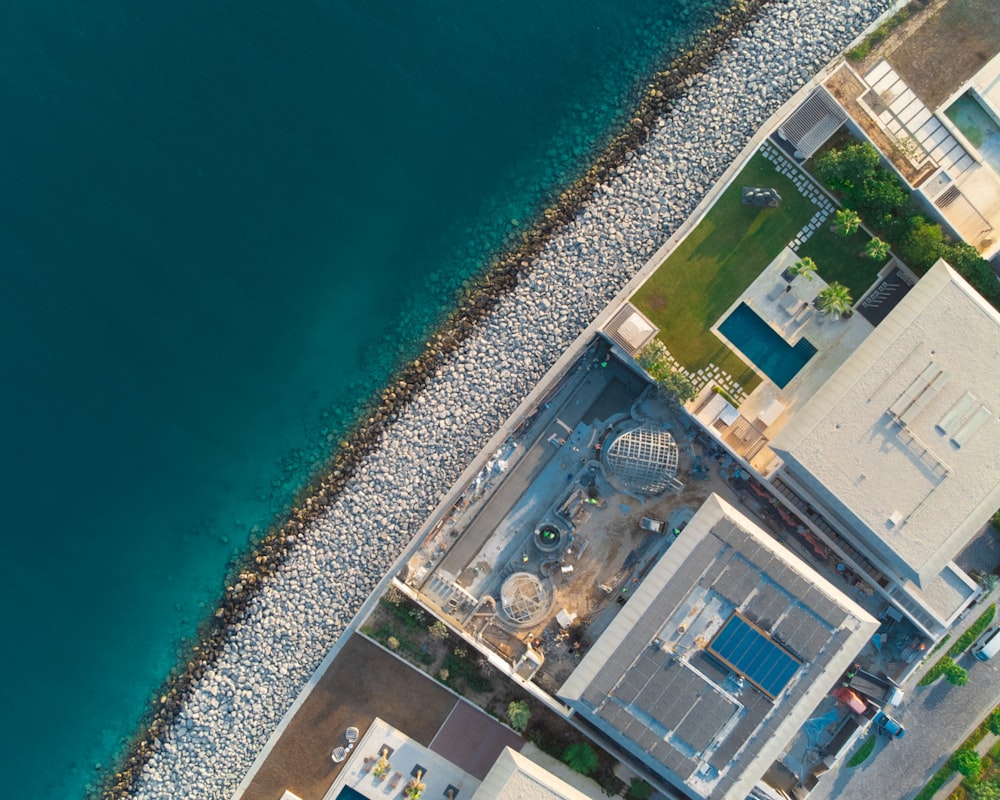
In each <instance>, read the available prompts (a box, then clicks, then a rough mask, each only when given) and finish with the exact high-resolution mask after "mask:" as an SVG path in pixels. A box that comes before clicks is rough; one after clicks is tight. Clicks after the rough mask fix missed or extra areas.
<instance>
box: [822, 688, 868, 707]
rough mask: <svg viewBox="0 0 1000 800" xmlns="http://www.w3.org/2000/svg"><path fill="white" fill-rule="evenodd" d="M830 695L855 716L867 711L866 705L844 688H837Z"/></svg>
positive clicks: (853, 693)
mask: <svg viewBox="0 0 1000 800" xmlns="http://www.w3.org/2000/svg"><path fill="white" fill-rule="evenodd" d="M830 694H832V695H833V697H834V699H835V700H839V701H840V702H841V703H843V704H844V705H845V706H847V708H848V709H849V710H850V711H852V712H853V713H855V714H864V713H865V711H867V710H868V704H867V703H866V702H865V701H864V700H863V699H862V698H860V697H859V696H858V695H857V694H856V693H855V692H852V691H851V690H850V689H848V688H847V687H846V686H838V687H837V688H836V689H834V690H833V691H832V692H831V693H830Z"/></svg>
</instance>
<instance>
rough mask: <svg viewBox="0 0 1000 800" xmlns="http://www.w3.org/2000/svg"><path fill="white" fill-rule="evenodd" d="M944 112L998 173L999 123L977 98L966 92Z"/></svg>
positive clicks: (999, 152)
mask: <svg viewBox="0 0 1000 800" xmlns="http://www.w3.org/2000/svg"><path fill="white" fill-rule="evenodd" d="M944 113H945V116H947V117H948V119H950V120H951V121H952V122H953V123H955V127H956V128H958V129H959V130H960V131H961V132H962V135H963V136H965V138H966V139H968V140H969V143H970V144H971V145H972V146H973V147H975V148H976V150H978V151H979V155H980V156H982V159H983V161H985V162H986V163H987V164H989V165H990V166H991V167H993V169H994V170H995V171H996V172H998V173H1000V125H998V124H997V123H996V121H995V120H994V119H993V117H992V116H991V115H990V113H989V112H988V111H987V110H986V109H985V108H984V107H983V105H982V104H981V103H980V102H979V100H978V98H976V97H975V96H974V95H972V94H970V93H968V92H966V93H965V94H963V95H962V96H961V97H959V98H958V99H957V100H956V101H955V102H954V103H952V104H951V105H950V106H948V108H947V109H945V112H944Z"/></svg>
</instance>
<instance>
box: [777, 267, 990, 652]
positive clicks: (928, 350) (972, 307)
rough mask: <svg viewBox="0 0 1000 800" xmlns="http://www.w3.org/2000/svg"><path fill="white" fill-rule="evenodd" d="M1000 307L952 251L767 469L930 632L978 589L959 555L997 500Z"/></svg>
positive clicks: (817, 401) (797, 418)
mask: <svg viewBox="0 0 1000 800" xmlns="http://www.w3.org/2000/svg"><path fill="white" fill-rule="evenodd" d="M998 412H1000V313H998V312H997V310H996V309H994V308H993V307H992V306H990V305H989V304H988V303H987V302H986V301H985V300H984V299H983V298H982V296H981V295H979V293H978V292H976V291H975V290H974V289H973V288H972V287H970V286H969V284H968V283H966V281H965V280H963V279H962V278H961V277H960V276H959V275H958V274H957V273H956V272H955V271H954V270H952V269H951V267H949V266H948V265H947V264H946V263H945V262H943V261H938V263H937V264H935V265H934V267H933V268H932V269H931V270H930V271H929V272H928V273H927V275H925V276H924V277H923V278H922V279H921V280H920V281H919V282H918V283H917V284H916V286H915V287H914V288H913V289H912V290H911V291H910V292H909V293H908V294H907V295H906V297H904V298H903V300H902V301H901V302H900V303H899V305H898V306H896V308H894V309H893V311H892V312H890V314H889V316H887V317H886V319H885V320H884V321H883V322H882V323H881V324H880V325H879V326H878V327H877V328H876V329H875V330H874V331H873V332H872V333H871V335H869V336H868V338H867V339H866V340H865V341H864V342H863V343H862V344H861V346H860V347H858V349H857V350H856V351H855V352H854V353H853V354H852V355H851V356H850V357H849V358H848V359H847V361H845V362H844V364H843V365H842V366H841V367H840V368H839V369H838V370H837V371H836V372H835V373H834V374H833V375H832V376H831V378H830V379H829V380H828V381H827V382H826V383H825V384H824V385H823V386H822V387H821V388H820V389H819V391H818V392H817V393H816V394H815V395H814V396H813V397H812V398H810V399H809V400H808V401H807V402H806V403H805V404H804V405H803V406H802V407H801V408H799V409H797V410H796V413H795V415H794V417H793V419H792V420H791V421H790V422H789V423H788V425H787V426H786V427H785V428H784V429H783V430H782V431H781V432H780V433H779V434H778V435H777V437H776V438H775V439H774V441H773V442H772V443H771V448H772V449H773V450H774V452H775V453H777V455H778V456H779V457H780V459H781V460H782V462H783V465H782V466H781V467H780V469H778V470H777V471H776V472H774V473H772V474H771V476H770V479H771V481H772V483H773V484H774V485H775V487H776V488H777V489H778V490H779V492H781V493H783V494H785V495H786V496H788V497H790V498H792V499H793V501H794V502H795V504H796V505H797V506H798V507H799V508H800V509H803V510H805V511H807V515H808V517H809V518H810V519H811V520H812V521H813V523H814V524H816V525H817V526H818V527H819V528H820V529H821V532H822V533H824V534H826V535H827V537H828V538H829V539H831V540H832V543H833V544H834V545H835V546H838V549H844V548H843V546H844V544H845V543H846V544H847V546H848V547H847V550H848V552H850V553H851V555H854V556H857V558H856V559H855V561H860V562H864V563H862V564H861V566H862V568H863V569H864V570H865V572H866V573H867V574H868V576H869V578H870V579H872V580H873V581H874V582H875V583H876V584H877V585H878V586H880V587H881V589H882V590H883V592H884V593H885V594H886V596H887V597H889V598H890V599H892V600H893V601H894V602H895V603H896V604H897V606H898V607H899V608H900V609H901V610H903V611H905V612H906V613H907V615H908V616H910V617H911V619H913V621H914V622H916V623H917V624H918V625H919V626H920V627H922V628H923V629H924V630H925V631H926V632H927V633H928V634H930V635H931V636H934V637H937V636H940V635H941V634H943V632H944V630H945V628H947V626H948V625H949V624H950V623H951V622H952V621H953V620H954V618H955V616H957V614H958V613H960V611H961V610H962V609H963V608H965V607H966V606H967V605H968V603H969V602H970V601H971V599H972V597H973V594H974V592H975V588H976V587H975V584H974V583H973V582H972V580H971V579H970V578H969V577H968V576H967V575H965V574H964V573H963V572H962V570H961V569H959V568H958V567H957V566H956V565H955V564H954V563H953V562H952V559H954V557H955V556H956V554H957V553H958V552H959V551H960V550H961V549H962V548H963V547H965V545H966V544H968V542H969V540H970V539H971V538H972V537H973V536H974V535H975V534H976V533H977V532H978V531H979V530H980V529H981V528H982V526H983V525H984V524H985V523H986V521H987V520H988V519H989V517H990V516H991V515H992V514H993V512H995V511H996V510H997V508H998V507H1000V421H998V418H997V414H998Z"/></svg>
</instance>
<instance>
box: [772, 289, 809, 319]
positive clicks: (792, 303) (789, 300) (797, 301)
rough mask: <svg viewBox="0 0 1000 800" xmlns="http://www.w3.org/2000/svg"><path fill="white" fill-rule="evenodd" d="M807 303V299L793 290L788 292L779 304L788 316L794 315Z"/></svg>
mask: <svg viewBox="0 0 1000 800" xmlns="http://www.w3.org/2000/svg"><path fill="white" fill-rule="evenodd" d="M804 305H806V302H805V300H803V299H802V298H801V297H799V296H798V295H796V294H793V293H792V292H788V293H786V294H785V296H784V297H782V298H781V299H780V300H779V301H778V306H779V307H780V308H781V310H782V311H784V312H785V313H786V314H788V316H790V317H794V316H795V315H796V314H798V313H799V311H801V310H802V307H803V306H804Z"/></svg>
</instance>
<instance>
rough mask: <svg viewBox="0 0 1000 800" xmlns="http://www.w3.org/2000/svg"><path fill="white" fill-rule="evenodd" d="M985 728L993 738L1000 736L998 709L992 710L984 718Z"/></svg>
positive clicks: (999, 710) (999, 714)
mask: <svg viewBox="0 0 1000 800" xmlns="http://www.w3.org/2000/svg"><path fill="white" fill-rule="evenodd" d="M986 727H987V728H988V729H989V731H990V733H992V734H993V735H994V736H1000V708H994V709H993V711H992V713H991V714H990V715H989V716H988V717H987V718H986Z"/></svg>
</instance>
